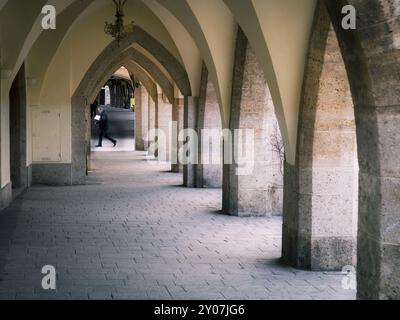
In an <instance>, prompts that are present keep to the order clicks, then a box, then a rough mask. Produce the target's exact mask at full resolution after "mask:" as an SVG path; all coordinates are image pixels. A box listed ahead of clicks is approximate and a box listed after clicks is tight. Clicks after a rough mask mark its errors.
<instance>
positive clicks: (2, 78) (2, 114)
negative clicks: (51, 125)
mask: <svg viewBox="0 0 400 320" xmlns="http://www.w3.org/2000/svg"><path fill="white" fill-rule="evenodd" d="M5 72H7V71H5V70H2V69H1V68H0V169H1V170H0V178H1V179H0V180H1V181H0V210H2V209H4V208H6V207H7V206H8V205H9V204H10V203H11V201H12V186H11V182H10V177H9V174H7V173H8V172H7V171H8V164H9V160H8V159H7V154H6V150H7V149H8V148H9V139H8V132H9V127H8V124H9V119H8V117H7V116H6V115H8V112H9V111H8V107H9V96H8V90H7V88H8V84H9V82H8V77H7V76H6V75H5V74H4V73H5Z"/></svg>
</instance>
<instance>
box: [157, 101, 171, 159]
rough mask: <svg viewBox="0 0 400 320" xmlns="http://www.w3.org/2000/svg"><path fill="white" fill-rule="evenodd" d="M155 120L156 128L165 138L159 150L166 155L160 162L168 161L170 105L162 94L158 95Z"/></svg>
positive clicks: (169, 149)
mask: <svg viewBox="0 0 400 320" xmlns="http://www.w3.org/2000/svg"><path fill="white" fill-rule="evenodd" d="M156 119H157V124H156V126H157V127H156V128H157V129H158V130H159V131H160V132H161V134H162V135H163V136H164V137H165V145H161V142H160V144H159V150H160V148H162V149H164V152H165V153H166V158H165V159H162V160H165V161H170V151H171V148H170V143H171V137H170V135H171V134H170V131H171V129H170V126H171V122H172V105H171V104H170V103H169V102H167V101H166V97H164V96H163V95H162V94H159V95H158V102H157V107H156Z"/></svg>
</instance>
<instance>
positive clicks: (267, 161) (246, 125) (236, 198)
mask: <svg viewBox="0 0 400 320" xmlns="http://www.w3.org/2000/svg"><path fill="white" fill-rule="evenodd" d="M272 110H273V104H272V99H271V95H270V92H269V90H268V87H267V85H266V81H265V77H264V74H263V71H262V67H261V65H260V63H259V61H258V60H257V57H256V55H255V52H254V50H253V49H252V48H251V46H250V45H249V43H248V41H247V38H246V37H245V35H244V33H243V31H242V30H240V29H239V32H238V38H237V47H236V56H235V69H234V77H233V94H232V108H231V119H230V129H231V132H232V135H233V144H232V145H233V147H234V150H233V152H232V154H233V159H236V158H237V154H238V150H240V149H243V148H246V145H249V143H248V142H247V141H246V142H245V143H240V141H239V140H238V135H236V134H234V132H235V130H236V129H249V130H252V132H253V135H254V150H253V151H254V154H253V159H248V160H246V165H247V166H248V167H249V168H250V167H252V170H251V169H250V170H249V172H248V173H245V174H238V169H239V167H238V165H237V160H234V161H233V164H229V163H228V164H227V162H228V161H227V158H226V155H225V152H224V157H225V160H224V163H225V164H224V191H223V211H224V212H225V213H228V214H231V215H237V216H265V215H272V214H273V212H271V208H272V206H271V191H270V190H271V187H272V186H271V185H269V183H271V181H269V180H271V179H269V178H268V177H269V176H270V175H271V168H272V166H271V159H272V155H271V153H272V147H271V144H270V143H269V140H270V137H269V136H268V132H269V129H268V123H269V121H268V120H269V119H268V118H269V117H271V114H272V115H273V111H272ZM224 148H225V149H226V148H227V145H225V146H224Z"/></svg>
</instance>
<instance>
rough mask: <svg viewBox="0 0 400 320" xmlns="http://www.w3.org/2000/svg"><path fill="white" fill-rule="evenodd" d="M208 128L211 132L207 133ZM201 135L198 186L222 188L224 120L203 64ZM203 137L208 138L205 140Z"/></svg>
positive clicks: (198, 120) (200, 112)
mask: <svg viewBox="0 0 400 320" xmlns="http://www.w3.org/2000/svg"><path fill="white" fill-rule="evenodd" d="M204 130H208V131H207V132H209V134H207V135H206V134H205V131H204ZM197 133H198V135H199V165H197V177H196V186H197V187H198V188H222V164H223V157H222V151H223V150H222V145H223V139H222V120H221V113H220V107H219V104H218V98H217V93H216V91H215V88H214V85H213V83H212V82H211V81H210V79H209V76H208V71H207V67H206V66H205V65H204V64H203V70H202V79H201V89H200V98H199V107H198V115H197ZM203 138H207V141H204V139H203Z"/></svg>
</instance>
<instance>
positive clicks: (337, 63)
mask: <svg viewBox="0 0 400 320" xmlns="http://www.w3.org/2000/svg"><path fill="white" fill-rule="evenodd" d="M321 9H323V7H321V8H319V10H321ZM311 39H312V41H311V47H310V51H309V60H308V64H307V69H306V77H305V82H304V93H303V98H302V107H301V114H300V123H299V139H298V146H297V148H298V150H297V159H298V160H297V161H298V163H296V165H295V166H294V167H293V168H292V169H288V172H287V176H288V177H290V172H292V173H293V171H294V170H295V171H297V172H296V173H293V178H294V179H298V182H297V183H296V184H295V189H294V190H293V189H291V188H290V187H291V186H292V184H291V183H288V184H287V185H286V186H285V187H286V188H288V189H286V190H285V193H286V194H287V197H286V199H285V211H284V225H283V230H284V233H283V237H284V240H283V243H284V246H283V252H282V255H283V259H284V261H286V262H287V263H288V264H290V265H292V266H294V267H299V268H306V269H312V270H342V268H343V267H344V266H347V265H351V266H354V267H355V265H356V247H357V245H356V233H357V209H358V164H357V147H356V130H355V120H354V108H353V102H352V99H351V93H350V87H349V83H348V80H347V74H346V69H345V66H344V62H343V60H342V57H341V52H340V48H339V44H338V42H337V38H336V34H335V32H334V30H333V28H332V27H331V26H330V24H329V16H328V14H327V12H326V11H323V12H322V11H321V12H319V16H317V19H316V22H315V25H314V32H313V35H312V38H311ZM292 201H296V202H298V203H297V204H294V205H289V203H290V202H292ZM290 210H294V211H290Z"/></svg>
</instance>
